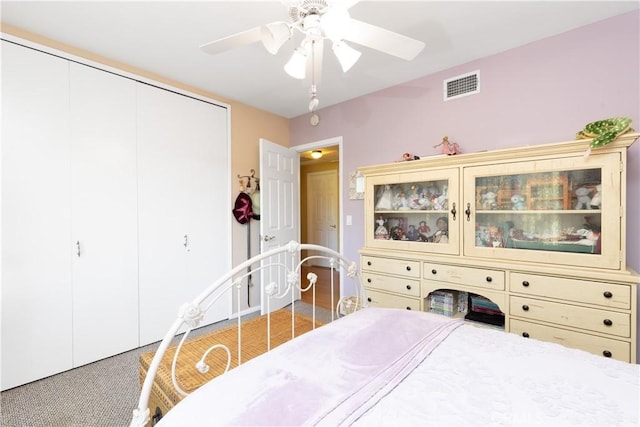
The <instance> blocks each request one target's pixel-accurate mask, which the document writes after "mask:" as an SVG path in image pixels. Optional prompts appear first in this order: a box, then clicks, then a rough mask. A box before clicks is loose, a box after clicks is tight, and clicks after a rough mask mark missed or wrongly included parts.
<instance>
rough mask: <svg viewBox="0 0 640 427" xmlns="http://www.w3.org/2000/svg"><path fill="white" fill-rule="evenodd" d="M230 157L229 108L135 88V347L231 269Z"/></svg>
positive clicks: (221, 311)
mask: <svg viewBox="0 0 640 427" xmlns="http://www.w3.org/2000/svg"><path fill="white" fill-rule="evenodd" d="M228 159H229V158H228V130H227V110H226V108H223V107H220V106H216V105H213V104H210V103H207V102H203V101H200V100H197V99H193V98H190V97H187V96H182V95H179V94H176V93H172V92H169V91H166V90H163V89H159V88H156V87H152V86H148V85H144V84H139V85H138V198H139V204H138V209H139V211H138V215H139V221H138V224H139V227H138V232H139V273H140V275H139V277H140V279H139V287H140V345H145V344H148V343H151V342H154V341H158V340H160V339H162V337H163V336H164V334H165V332H166V330H167V329H168V328H169V326H170V325H171V324H172V323H173V321H174V320H175V319H176V317H177V315H178V308H179V307H180V305H181V304H182V303H186V302H189V301H191V300H192V299H193V298H195V297H196V296H198V295H199V294H200V293H201V292H202V291H203V290H204V289H206V287H207V286H208V285H210V284H212V283H213V281H215V280H216V279H217V278H218V277H220V276H221V275H222V274H224V273H225V272H226V271H228V269H229V268H230V267H231V262H230V257H231V251H230V238H229V236H230V232H231V231H230V216H231V207H230V205H229V203H230V202H229V201H230V194H229V187H230V185H229V180H230V172H229V160H228ZM229 301H230V299H226V298H225V300H224V301H221V302H220V303H218V304H217V305H216V306H215V307H214V308H213V309H212V310H211V311H210V313H209V315H208V316H207V317H206V318H205V320H204V322H203V323H202V324H203V325H204V324H207V323H211V322H213V321H217V320H221V319H226V318H228V316H229V309H230V302H229Z"/></svg>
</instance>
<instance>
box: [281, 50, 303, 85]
mask: <svg viewBox="0 0 640 427" xmlns="http://www.w3.org/2000/svg"><path fill="white" fill-rule="evenodd" d="M306 67H307V52H306V51H305V49H304V48H302V47H297V48H296V50H294V51H293V55H291V58H290V59H289V61H288V62H287V63H286V64H285V66H284V71H286V72H287V74H289V75H290V76H291V77H293V78H294V79H298V80H302V79H304V77H305V75H306Z"/></svg>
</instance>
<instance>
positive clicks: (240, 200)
mask: <svg viewBox="0 0 640 427" xmlns="http://www.w3.org/2000/svg"><path fill="white" fill-rule="evenodd" d="M233 216H234V217H235V218H236V220H237V221H238V222H239V223H240V224H246V223H247V222H249V220H250V219H251V218H253V209H252V202H251V196H249V195H248V194H247V193H240V194H238V197H236V204H235V207H234V208H233Z"/></svg>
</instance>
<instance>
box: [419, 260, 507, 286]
mask: <svg viewBox="0 0 640 427" xmlns="http://www.w3.org/2000/svg"><path fill="white" fill-rule="evenodd" d="M423 271H424V272H423V277H424V278H425V279H430V280H437V281H440V282H450V283H458V284H460V285H464V286H475V287H479V288H487V289H495V290H499V291H503V290H504V282H505V279H504V271H499V270H485V269H482V268H471V267H460V266H457V265H446V264H434V263H430V262H425V263H424V270H423Z"/></svg>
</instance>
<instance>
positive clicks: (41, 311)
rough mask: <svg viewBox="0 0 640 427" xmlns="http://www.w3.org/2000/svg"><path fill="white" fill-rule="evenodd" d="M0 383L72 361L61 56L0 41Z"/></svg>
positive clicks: (65, 92)
mask: <svg viewBox="0 0 640 427" xmlns="http://www.w3.org/2000/svg"><path fill="white" fill-rule="evenodd" d="M1 83H2V203H1V205H2V232H1V235H2V268H1V270H2V309H1V313H2V371H1V372H2V375H1V377H2V389H3V390H6V389H8V388H12V387H15V386H18V385H21V384H24V383H27V382H30V381H33V380H36V379H39V378H43V377H46V376H49V375H52V374H56V373H58V372H61V371H64V370H67V369H70V368H71V367H72V355H71V338H72V332H71V328H72V320H71V308H72V300H71V256H72V246H71V240H70V236H71V205H70V203H69V200H70V197H71V188H70V185H69V182H70V179H71V178H70V166H69V63H68V61H66V60H64V59H61V58H58V57H54V56H51V55H43V54H42V53H40V52H37V51H34V50H31V49H27V48H23V47H21V46H17V45H14V44H12V43H9V42H2V79H1Z"/></svg>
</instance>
